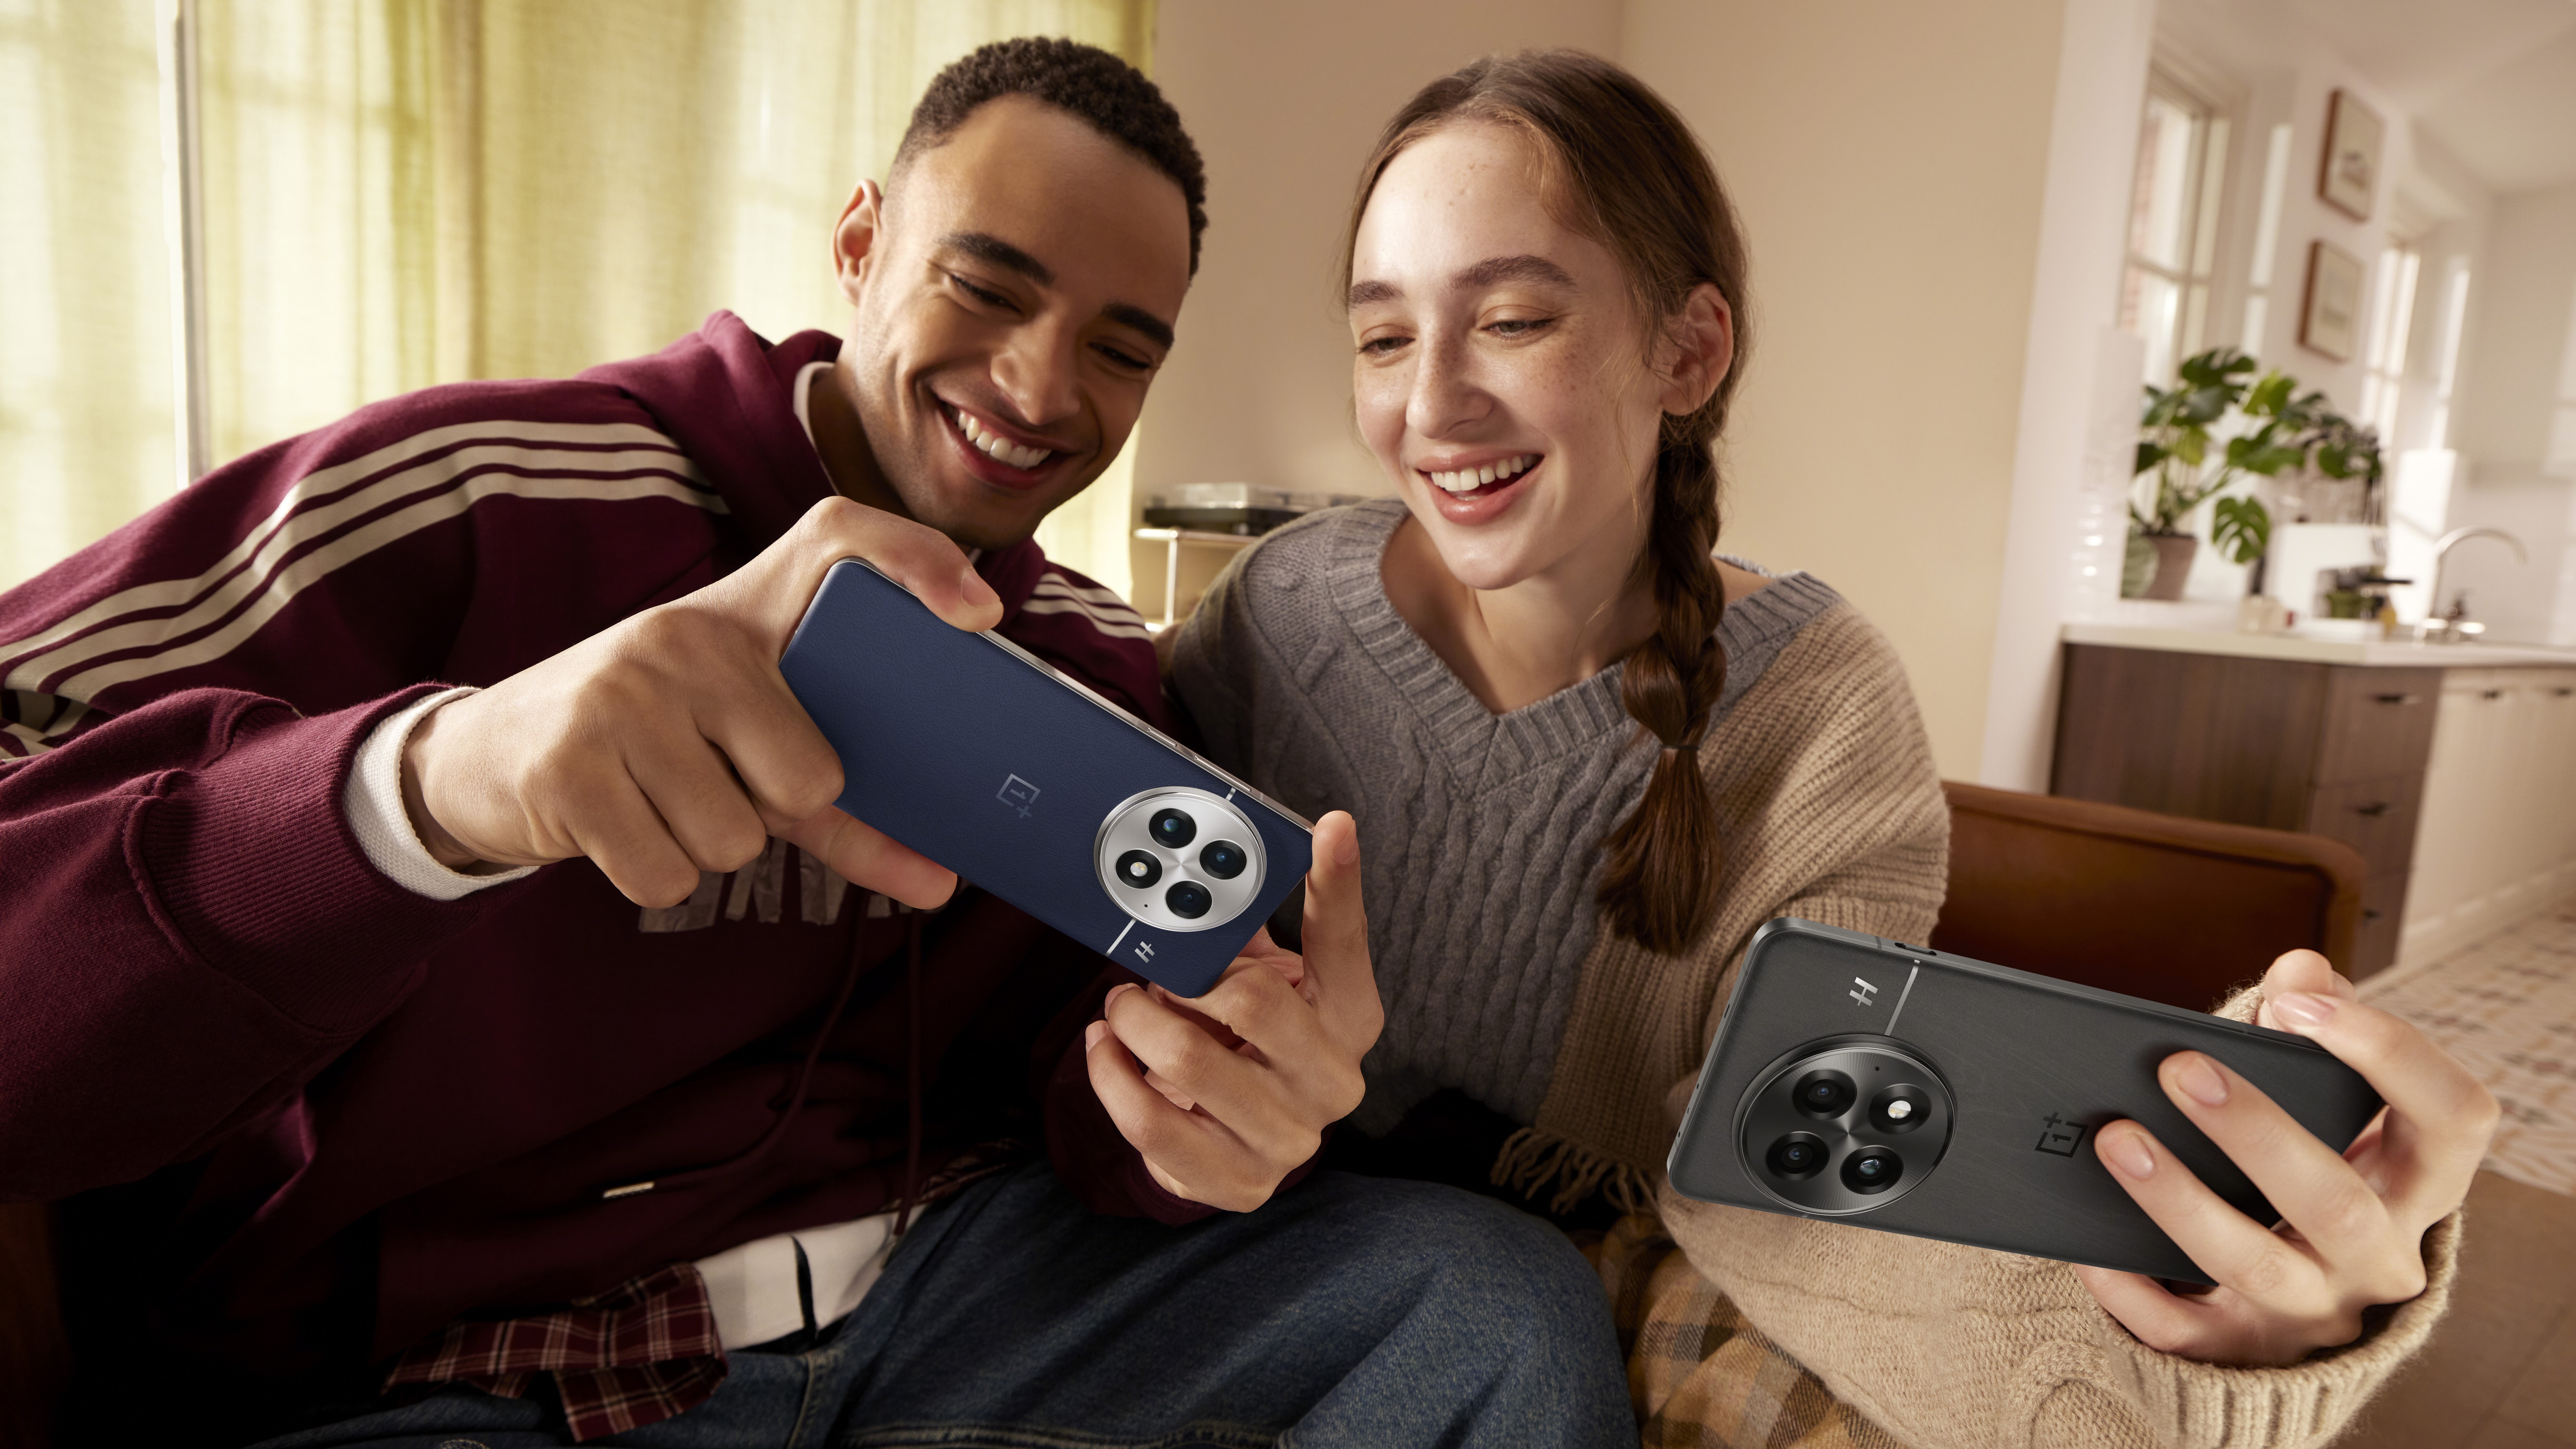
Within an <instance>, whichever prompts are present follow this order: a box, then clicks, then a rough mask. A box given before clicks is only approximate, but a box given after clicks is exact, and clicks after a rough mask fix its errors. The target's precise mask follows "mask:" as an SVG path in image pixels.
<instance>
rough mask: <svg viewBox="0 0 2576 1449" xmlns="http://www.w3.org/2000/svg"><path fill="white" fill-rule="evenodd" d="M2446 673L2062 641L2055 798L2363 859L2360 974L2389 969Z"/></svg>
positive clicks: (2348, 966)
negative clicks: (2307, 838)
mask: <svg viewBox="0 0 2576 1449" xmlns="http://www.w3.org/2000/svg"><path fill="white" fill-rule="evenodd" d="M2443 673H2444V671H2442V670H2438V669H2404V668H2395V669H2392V668H2376V667H2366V666H2361V665H2338V664H2314V663H2305V662H2298V661H2290V660H2277V659H2247V658H2238V657H2234V656H2229V655H2218V654H2189V653H2182V652H2179V651H2173V650H2157V649H2130V648H2121V647H2117V646H2112V645H2092V644H2070V645H2068V646H2066V678H2065V689H2064V694H2063V699H2062V704H2061V706H2060V708H2059V710H2058V720H2057V749H2056V757H2055V766H2054V777H2053V779H2052V780H2051V782H2050V785H2049V789H2050V792H2051V793H2052V794H2057V795H2066V796H2072V797H2073V798H2076V799H2079V800H2101V801H2107V802H2109V803H2111V804H2115V805H2133V806H2136V807H2138V808H2140V809H2145V810H2161V811H2164V812H2165V813H2167V814H2172V815H2191V816H2196V817H2198V818H2200V819H2203V820H2226V821H2233V822H2235V823H2237V824H2241V825H2263V826H2269V827H2271V828H2273V829H2275V830H2304V831H2308V832H2311V833H2313V834H2317V835H2324V836H2329V837H2332V838H2333V839H2336V840H2340V841H2343V842H2344V843H2345V844H2347V845H2350V846H2351V847H2352V848H2353V849H2354V850H2356V851H2359V852H2360V853H2361V857H2362V859H2363V860H2364V861H2365V862H2367V863H2368V866H2369V871H2370V874H2369V879H2368V884H2367V886H2366V887H2365V889H2364V890H2363V893H2362V923H2361V935H2360V939H2359V940H2358V942H2357V943H2356V945H2355V947H2354V953H2353V954H2354V959H2353V960H2351V961H2349V962H2337V963H2336V964H2337V965H2338V966H2341V967H2342V968H2343V969H2344V970H2346V971H2348V972H2350V973H2351V974H2352V975H2353V976H2355V977H2361V976H2366V975H2368V974H2370V973H2371V972H2373V971H2377V970H2379V969H2380V968H2382V967H2384V966H2386V965H2387V964H2388V963H2389V962H2390V961H2392V960H2394V959H2395V957H2396V954H2397V947H2398V943H2399V931H2400V926H2401V912H2402V911H2403V909H2404V903H2405V901H2406V899H2407V892H2408V889H2409V886H2408V875H2409V867H2410V865H2411V863H2412V859H2413V854H2414V845H2415V836H2416V832H2417V827H2418V817H2419V813H2420V811H2421V810H2422V807H2423V799H2424V785H2425V767H2426V762H2427V758H2428V756H2429V754H2430V752H2431V748H2432V742H2433V738H2434V732H2435V720H2436V715H2437V713H2438V704H2439V700H2440V698H2441V694H2442V676H2443Z"/></svg>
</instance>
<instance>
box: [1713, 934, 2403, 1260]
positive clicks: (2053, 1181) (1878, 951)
mask: <svg viewBox="0 0 2576 1449" xmlns="http://www.w3.org/2000/svg"><path fill="white" fill-rule="evenodd" d="M1847 1036H1859V1037H1862V1038H1864V1039H1871V1038H1876V1039H1883V1040H1886V1041H1889V1042H1891V1043H1893V1044H1896V1045H1899V1046H1901V1047H1902V1048H1903V1049H1905V1050H1907V1051H1909V1052H1910V1053H1912V1054H1913V1055H1915V1056H1918V1057H1920V1058H1922V1059H1923V1060H1925V1061H1926V1062H1928V1063H1929V1064H1930V1065H1931V1066H1932V1067H1933V1068H1935V1069H1936V1070H1937V1071H1938V1072H1939V1073H1940V1074H1941V1076H1942V1077H1943V1079H1944V1080H1945V1081H1946V1082H1947V1084H1948V1087H1949V1089H1950V1092H1951V1094H1952V1096H1953V1098H1954V1100H1955V1102H1956V1106H1957V1116H1956V1120H1955V1122H1954V1124H1953V1127H1952V1132H1951V1138H1950V1143H1949V1146H1948V1149H1947V1151H1946V1152H1945V1153H1944V1155H1943V1156H1942V1158H1941V1161H1940V1163H1939V1165H1938V1166H1937V1167H1935V1168H1934V1169H1933V1170H1932V1171H1931V1173H1930V1174H1929V1175H1928V1176H1926V1177H1924V1178H1923V1180H1922V1181H1921V1182H1920V1183H1919V1184H1917V1185H1916V1186H1915V1187H1913V1188H1912V1189H1911V1190H1910V1191H1908V1192H1907V1193H1905V1194H1904V1195H1903V1196H1901V1197H1898V1198H1896V1199H1895V1200H1894V1201H1891V1202H1889V1203H1887V1204H1886V1205H1885V1206H1883V1207H1878V1208H1873V1209H1869V1210H1866V1211H1862V1212H1858V1213H1851V1214H1836V1215H1832V1216H1833V1217H1834V1218H1835V1220H1836V1221H1841V1222H1848V1223H1852V1224H1854V1225H1856V1226H1860V1227H1871V1228H1880V1229H1883V1230H1885V1231H1888V1232H1897V1233H1909V1234H1913V1235H1915V1236H1918V1237H1927V1238H1941V1239H1945V1240H1947V1241H1950V1242H1957V1243H1969V1244H1973V1245H1976V1246H1978V1247H1986V1248H1996V1249H2001V1250H2003V1251H2006V1252H2014V1253H2028V1254H2032V1255H2035V1256H2039V1257H2046V1258H2057V1259H2063V1260H2065V1261H2067V1262H2074V1263H2092V1264H2097V1265H2100V1266H2103V1267H2108V1268H2121V1269H2127V1270H2130V1271H2133V1272H2140V1273H2148V1274H2153V1275H2154V1276H2156V1277H2160V1278H2177V1279H2186V1280H2190V1281H2194V1282H2203V1283H2205V1282H2208V1281H2210V1280H2209V1277H2208V1275H2207V1274H2206V1273H2203V1272H2202V1271H2201V1270H2200V1269H2199V1268H2198V1267H2197V1266H2196V1265H2194V1264H2193V1263H2192V1261H2191V1260H2190V1259H2189V1258H2187V1257H2185V1256H2184V1255H2183V1252H2182V1250H2181V1249H2180V1248H2178V1247H2176V1246H2175V1245H2174V1242H2173V1240H2172V1239H2170V1238H2168V1237H2166V1236H2165V1234H2164V1232H2163V1230H2162V1229H2160V1228H2158V1227H2157V1226H2156V1225H2155V1223H2154V1221H2153V1220H2152V1219H2150V1218H2149V1217H2147V1215H2146V1214H2145V1212H2143V1211H2142V1210H2140V1209H2139V1207H2138V1206H2137V1204H2136V1203H2134V1202H2133V1201H2131V1200H2130V1198H2129V1195H2128V1193H2127V1192H2126V1191H2124V1190H2123V1189H2122V1188H2121V1187H2120V1185H2119V1183H2118V1182H2117V1181H2115V1180H2114V1179H2113V1178H2112V1176H2111V1174H2110V1171H2109V1169H2107V1168H2105V1167H2104V1166H2103V1165H2102V1164H2101V1163H2100V1161H2098V1160H2097V1159H2096V1158H2095V1157H2094V1154H2093V1132H2094V1129H2095V1128H2097V1127H2100V1126H2101V1125H2103V1124H2104V1123H2107V1122H2110V1121H2113V1120H2115V1119H2117V1118H2121V1117H2127V1118H2131V1119H2133V1120H2135V1121H2137V1122H2139V1123H2141V1124H2142V1125H2144V1126H2145V1127H2146V1128H2147V1130H2149V1131H2150V1132H2153V1133H2154V1134H2155V1135H2156V1138H2157V1140H2158V1141H2160V1142H2162V1143H2164V1144H2165V1145H2166V1146H2167V1147H2169V1148H2171V1149H2172V1150H2173V1152H2174V1154H2175V1155H2176V1156H2177V1157H2179V1158H2181V1159H2182V1161H2183V1162H2184V1163H2185V1164H2186V1165H2188V1166H2189V1167H2190V1168H2191V1170H2192V1171H2193V1172H2195V1173H2197V1174H2198V1175H2199V1177H2200V1179H2201V1181H2203V1182H2205V1183H2207V1184H2209V1185H2210V1187H2211V1188H2212V1189H2214V1190H2215V1191H2217V1192H2218V1193H2219V1194H2220V1195H2221V1196H2222V1197H2225V1198H2226V1199H2227V1200H2228V1201H2229V1202H2231V1203H2233V1204H2234V1205H2235V1206H2236V1207H2237V1208H2238V1209H2239V1210H2240V1211H2242V1212H2244V1213H2245V1214H2246V1215H2247V1216H2249V1217H2251V1218H2253V1219H2255V1220H2256V1221H2258V1222H2261V1223H2265V1224H2270V1223H2273V1222H2275V1221H2277V1220H2278V1216H2279V1215H2278V1214H2277V1213H2275V1212H2274V1211H2273V1210H2272V1207H2271V1205H2270V1204H2269V1203H2267V1202H2266V1201H2264V1198H2263V1195H2262V1194H2261V1193H2260V1192H2259V1191H2257V1190H2256V1189H2255V1187H2254V1185H2253V1183H2252V1182H2250V1181H2249V1180H2247V1178H2246V1176H2245V1174H2244V1173H2243V1172H2241V1171H2239V1170H2238V1169H2237V1167H2236V1166H2235V1164H2234V1163H2232V1162H2230V1161H2229V1160H2228V1159H2227V1157H2226V1155H2225V1154H2223V1153H2221V1152H2220V1151H2219V1150H2218V1148H2217V1146H2216V1144H2214V1143H2212V1142H2211V1141H2210V1140H2209V1139H2208V1138H2206V1137H2204V1136H2202V1135H2201V1133H2200V1131H2199V1129H2197V1128H2195V1127H2193V1126H2192V1125H2191V1123H2190V1120H2189V1119H2187V1118H2186V1117H2184V1116H2183V1115H2182V1113H2181V1111H2180V1110H2179V1109H2177V1108H2175V1107H2174V1106H2173V1104H2172V1103H2171V1102H2170V1101H2168V1100H2167V1099H2166V1097H2165V1094H2164V1089H2163V1088H2162V1087H2161V1086H2159V1085H2158V1084H2157V1081H2156V1065H2157V1063H2159V1062H2161V1061H2163V1060H2164V1059H2165V1058H2166V1057H2167V1056H2170V1055H2172V1054H2173V1053H2174V1052H2177V1051H2182V1050H2185V1049H2191V1050H2197V1051H2201V1052H2206V1053H2207V1054H2209V1055H2210V1056H2213V1057H2215V1058H2217V1059H2218V1060H2220V1061H2222V1062H2225V1063H2226V1064H2227V1065H2228V1066H2229V1067H2231V1068H2233V1069H2234V1070H2235V1071H2236V1072H2237V1073H2238V1074H2239V1075H2241V1076H2243V1077H2244V1078H2245V1079H2246V1080H2247V1081H2250V1082H2252V1083H2253V1084H2254V1085H2255V1086H2257V1087H2259V1088H2261V1089H2262V1090H2263V1091H2264V1092H2265V1093H2266V1094H2267V1095H2269V1096H2270V1097H2271V1098H2272V1100H2274V1101H2275V1102H2278V1103H2279V1104H2280V1105H2281V1106H2282V1107H2283V1108H2284V1109H2285V1110H2287V1111H2288V1112H2289V1114H2290V1115H2291V1116H2292V1117H2293V1118H2295V1119H2297V1120H2298V1122H2299V1123H2300V1124H2301V1125H2303V1126H2305V1127H2306V1128H2307V1129H2308V1130H2309V1131H2311V1132H2313V1133H2315V1134H2316V1135H2317V1136H2318V1137H2319V1138H2320V1139H2322V1140H2324V1141H2325V1142H2327V1143H2329V1144H2331V1145H2333V1146H2334V1147H2335V1148H2337V1149H2338V1150H2340V1149H2341V1148H2343V1147H2346V1146H2348V1145H2350V1143H2351V1142H2352V1139H2353V1138H2354V1137H2356V1136H2358V1135H2359V1134H2360V1132H2361V1130H2362V1128H2364V1127H2366V1126H2368V1125H2369V1123H2370V1119H2371V1117H2372V1116H2373V1115H2374V1114H2375V1113H2377V1112H2378V1110H2379V1107H2380V1099H2379V1096H2378V1094H2377V1093H2375V1092H2374V1091H2372V1090H2371V1087H2370V1084H2369V1083H2368V1082H2366V1081H2364V1080H2363V1079H2362V1077H2361V1074H2360V1073H2358V1072H2355V1071H2354V1070H2352V1069H2351V1068H2350V1067H2348V1066H2345V1065H2344V1064H2343V1063H2342V1062H2341V1061H2339V1060H2337V1059H2336V1058H2335V1057H2334V1056H2333V1055H2331V1054H2330V1053H2328V1052H2326V1051H2325V1050H2324V1049H2323V1048H2321V1047H2318V1046H2316V1045H2314V1044H2312V1043H2310V1042H2308V1041H2306V1040H2304V1039H2302V1038H2299V1037H2295V1036H2291V1035H2289V1034H2288V1033H2286V1032H2278V1031H2272V1030H2270V1029H2268V1028H2264V1027H2256V1026H2247V1025H2244V1024H2242V1023H2239V1022H2233V1021H2227V1020H2224V1019H2222V1018H2219V1017H2214V1016H2206V1015H2200V1014H2196V1013H2193V1012H2187V1011H2182V1010H2178V1009H2176V1008H2174V1007H2170V1006H2164V1005H2160V1004H2158V1003H2155V1002H2151V1001H2141V1000H2139V999H2137V998H2135V997H2129V996H2121V995H2118V994H2116V993H2113V992H2108V991H2099V990H2095V989H2093V988H2091V987H2086V986H2078V985H2074V984H2072V983H2070V982H2064V981H2057V980H2053V979H2051V978H2049V977H2045V976H2035V975H2032V974H2030V973H2028V972H2023V971H2015V970H2012V969H2010V968H2008V967H2002V966H1994V965H1989V964H1987V963H1985V962H1982V961H1970V960H1967V959H1965V958H1963V957H1958V956H1951V955H1946V954H1944V953H1941V952H1936V951H1927V950H1921V949H1917V948H1913V947H1906V946H1900V945H1898V944H1896V943H1893V942H1888V941H1882V940H1880V939H1878V938H1877V937H1873V936H1863V935H1859V934H1857V933H1854V932H1849V931H1841V930H1837V929H1835V928H1832V927H1829V926H1820V925H1817V924H1815V923H1813V922H1810V921H1801V920H1794V919H1783V920H1778V921H1773V922H1771V923H1770V924H1769V925H1766V926H1764V927H1763V928H1762V929H1761V930H1760V931H1759V932H1757V933H1756V934H1755V936H1754V941H1753V946H1752V948H1751V949H1750V951H1749V952H1748V953H1747V955H1746V958H1745V963H1744V969H1743V974H1742V977H1741V980H1740V982H1739V984H1738V985H1737V987H1736V990H1735V996H1734V998H1733V1000H1731V1001H1730V1002H1729V1003H1728V1005H1727V1009H1726V1015H1725V1018H1724V1020H1723V1021H1722V1022H1721V1023H1720V1024H1719V1026H1718V1031H1717V1039H1716V1041H1715V1042H1714V1043H1713V1044H1712V1046H1711V1048H1710V1050H1709V1056H1708V1062H1707V1064H1706V1065H1705V1066H1704V1067H1703V1068H1702V1069H1701V1072H1700V1081H1699V1088H1698V1091H1697V1093H1696V1094H1695V1095H1694V1096H1693V1097H1692V1099H1691V1105H1690V1111H1689V1113H1688V1114H1687V1116H1686V1117H1685V1118H1684V1120H1683V1123H1682V1129H1681V1133H1680V1135H1679V1136H1678V1137H1677V1138H1676V1139H1675V1141H1674V1144H1673V1152H1672V1158H1671V1161H1670V1163H1669V1169H1670V1172H1671V1176H1672V1182H1673V1186H1674V1188H1675V1189H1677V1190H1678V1191H1680V1192H1681V1193H1683V1194H1684V1195H1685V1196H1689V1197H1694V1198H1698V1199H1701V1200H1703V1201H1707V1202H1719V1203H1728V1204H1732V1205H1734V1206H1737V1207H1749V1208H1759V1209H1762V1210H1763V1211H1766V1212H1779V1213H1792V1214H1795V1215H1797V1216H1802V1217H1824V1216H1827V1214H1823V1213H1815V1212H1808V1211H1805V1210H1802V1209H1798V1208H1795V1207H1792V1206H1790V1205H1788V1204H1786V1203H1784V1202H1783V1201H1782V1200H1780V1199H1778V1198H1775V1197H1773V1196H1771V1195H1770V1194H1769V1193H1768V1192H1766V1191H1765V1189H1764V1188H1763V1187H1762V1186H1761V1185H1760V1184H1759V1183H1758V1182H1757V1181H1756V1179H1755V1176H1754V1174H1755V1173H1756V1172H1759V1171H1760V1170H1761V1168H1760V1166H1759V1164H1758V1163H1757V1164H1756V1165H1754V1166H1753V1167H1752V1168H1751V1169H1750V1170H1748V1168H1747V1165H1746V1164H1745V1162H1744V1160H1743V1157H1742V1155H1741V1154H1740V1153H1739V1151H1738V1142H1737V1138H1738V1123H1739V1121H1740V1118H1741V1110H1740V1109H1741V1107H1742V1104H1743V1101H1744V1099H1745V1097H1746V1094H1747V1091H1748V1089H1749V1088H1750V1087H1752V1086H1753V1085H1754V1084H1755V1083H1756V1082H1757V1081H1758V1080H1760V1079H1761V1078H1762V1076H1763V1075H1764V1074H1765V1072H1766V1071H1767V1070H1768V1069H1769V1068H1771V1067H1773V1066H1775V1065H1777V1064H1779V1063H1781V1062H1782V1061H1783V1060H1784V1059H1785V1058H1788V1057H1791V1056H1796V1055H1803V1054H1804V1053H1803V1052H1801V1051H1800V1049H1801V1048H1802V1047H1804V1046H1805V1045H1806V1044H1807V1043H1810V1042H1814V1041H1818V1040H1822V1039H1826V1038H1834V1037H1847ZM1864 1090H1866V1085H1864Z"/></svg>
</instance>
